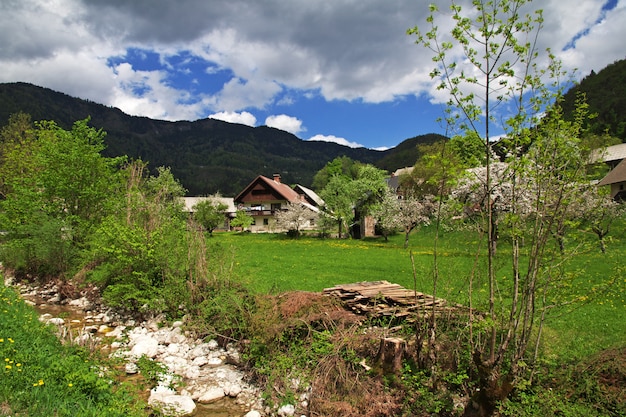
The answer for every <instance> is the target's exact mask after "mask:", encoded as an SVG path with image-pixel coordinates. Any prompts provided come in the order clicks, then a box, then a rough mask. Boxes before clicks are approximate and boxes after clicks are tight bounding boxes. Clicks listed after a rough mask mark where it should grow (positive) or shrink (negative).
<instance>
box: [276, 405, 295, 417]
mask: <svg viewBox="0 0 626 417" xmlns="http://www.w3.org/2000/svg"><path fill="white" fill-rule="evenodd" d="M295 413H296V407H295V406H294V405H293V404H285V405H283V406H282V407H280V408H279V409H278V411H277V414H278V415H279V416H281V417H291V416H293V415H294V414H295Z"/></svg>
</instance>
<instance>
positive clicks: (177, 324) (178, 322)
mask: <svg viewBox="0 0 626 417" xmlns="http://www.w3.org/2000/svg"><path fill="white" fill-rule="evenodd" d="M182 325H183V322H182V320H178V321H175V322H174V323H172V327H181V326H182Z"/></svg>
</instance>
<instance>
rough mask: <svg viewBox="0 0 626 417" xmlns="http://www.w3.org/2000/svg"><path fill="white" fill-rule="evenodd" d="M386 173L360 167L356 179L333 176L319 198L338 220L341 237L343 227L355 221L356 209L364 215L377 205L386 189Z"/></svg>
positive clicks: (370, 166)
mask: <svg viewBox="0 0 626 417" xmlns="http://www.w3.org/2000/svg"><path fill="white" fill-rule="evenodd" d="M385 177H386V173H385V171H383V170H380V169H378V168H376V167H374V166H372V165H359V166H358V169H357V171H356V177H355V178H350V177H348V176H347V175H342V174H334V175H332V176H331V177H330V179H329V181H328V183H327V184H326V186H325V187H324V189H323V190H322V191H320V197H322V199H323V200H324V202H325V203H326V206H325V209H326V210H327V211H328V212H329V213H330V215H331V216H332V217H334V218H336V219H337V223H338V227H339V237H340V238H341V236H342V233H343V230H344V226H345V225H347V224H351V223H352V221H353V220H354V214H355V209H356V208H357V206H358V208H359V210H361V214H362V215H365V214H367V213H368V211H369V210H370V209H371V208H372V207H373V206H374V205H375V204H377V203H378V202H379V201H380V199H382V196H383V194H384V192H385V190H386V188H387V182H386V181H385Z"/></svg>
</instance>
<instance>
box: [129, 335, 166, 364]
mask: <svg viewBox="0 0 626 417" xmlns="http://www.w3.org/2000/svg"><path fill="white" fill-rule="evenodd" d="M134 344H135V345H134V346H133V347H132V349H131V350H130V353H131V355H133V356H135V357H137V358H139V357H141V356H142V355H146V356H147V357H149V358H154V357H155V356H156V355H157V353H158V352H159V342H158V341H157V340H156V339H154V338H153V337H152V336H148V335H144V336H140V337H138V338H136V339H135V340H134Z"/></svg>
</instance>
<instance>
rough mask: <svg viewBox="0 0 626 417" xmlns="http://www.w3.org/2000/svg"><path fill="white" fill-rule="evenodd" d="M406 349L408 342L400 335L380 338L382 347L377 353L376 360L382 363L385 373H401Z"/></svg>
mask: <svg viewBox="0 0 626 417" xmlns="http://www.w3.org/2000/svg"><path fill="white" fill-rule="evenodd" d="M405 350H406V342H405V341H404V339H400V338H398V337H385V338H382V339H380V347H379V348H378V354H377V355H376V361H377V362H378V363H379V364H380V366H381V368H382V369H383V372H384V373H385V374H388V373H392V374H394V375H400V373H401V372H402V358H403V357H404V351H405Z"/></svg>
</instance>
